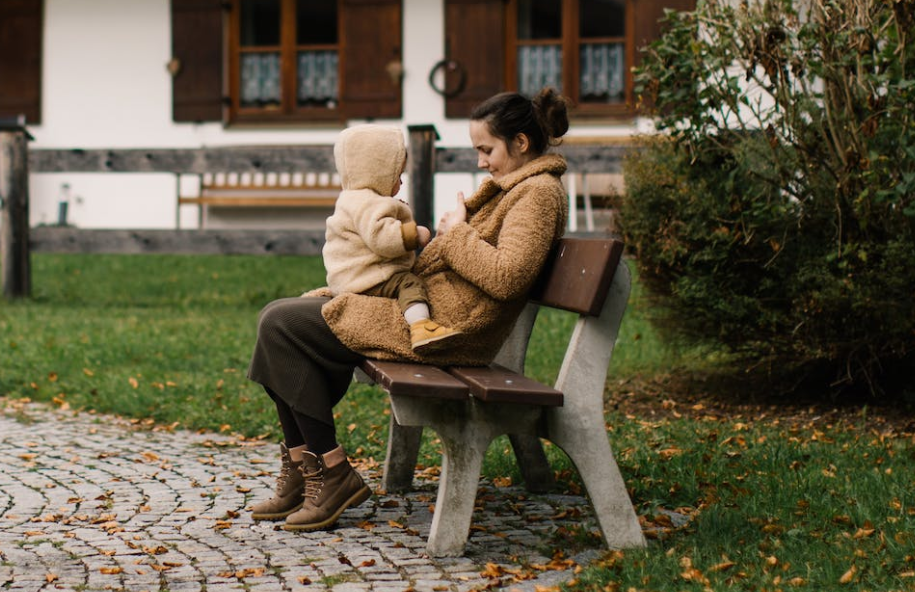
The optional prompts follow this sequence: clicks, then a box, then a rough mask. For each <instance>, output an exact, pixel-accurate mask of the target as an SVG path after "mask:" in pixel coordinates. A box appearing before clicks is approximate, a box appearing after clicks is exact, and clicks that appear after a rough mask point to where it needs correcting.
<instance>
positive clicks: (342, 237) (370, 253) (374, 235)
mask: <svg viewBox="0 0 915 592" xmlns="http://www.w3.org/2000/svg"><path fill="white" fill-rule="evenodd" d="M406 158H407V155H406V147H405V145H404V139H403V133H402V132H401V131H400V130H399V129H398V128H395V127H387V126H381V125H374V124H365V125H358V126H355V127H351V128H349V129H346V130H344V131H343V132H342V133H341V134H340V137H339V138H338V139H337V142H336V144H334V160H335V161H336V165H337V173H338V174H339V175H340V184H341V186H342V187H343V190H342V191H341V192H340V195H339V196H338V197H337V201H336V204H335V205H334V213H333V214H332V215H331V216H330V217H329V218H328V219H327V226H326V230H325V241H324V248H323V250H322V255H323V257H324V267H325V269H326V270H327V286H328V288H330V290H331V292H332V293H333V294H334V295H337V294H342V293H344V292H364V291H365V290H368V289H369V288H371V287H372V286H376V285H378V284H380V283H382V282H384V281H386V280H388V279H389V278H390V277H391V276H392V275H394V274H395V273H397V272H402V271H409V270H410V268H412V267H413V264H414V263H415V259H416V255H415V250H416V248H417V246H418V240H419V239H418V235H417V231H416V222H415V221H414V220H413V212H412V211H411V210H410V207H409V206H408V205H407V204H406V203H404V202H402V201H400V200H399V199H397V198H395V197H392V196H391V194H392V189H393V187H394V185H395V183H396V182H397V179H398V178H399V177H400V175H401V174H402V172H403V168H404V162H405V161H406Z"/></svg>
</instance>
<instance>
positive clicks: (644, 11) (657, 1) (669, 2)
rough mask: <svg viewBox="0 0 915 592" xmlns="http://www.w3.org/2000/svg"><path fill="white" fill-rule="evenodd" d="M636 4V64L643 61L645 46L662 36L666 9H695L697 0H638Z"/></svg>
mask: <svg viewBox="0 0 915 592" xmlns="http://www.w3.org/2000/svg"><path fill="white" fill-rule="evenodd" d="M634 6H635V15H634V16H635V35H634V37H635V65H636V66H638V65H640V64H641V63H642V53H643V51H642V50H643V48H645V47H646V46H648V45H649V44H650V43H651V42H652V41H654V40H655V39H657V38H658V37H660V36H661V33H662V26H663V25H662V23H661V22H660V20H661V19H662V18H663V17H664V9H666V8H671V9H673V10H687V11H688V10H695V9H696V0H636V2H635V3H634Z"/></svg>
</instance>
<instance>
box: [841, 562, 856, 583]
mask: <svg viewBox="0 0 915 592" xmlns="http://www.w3.org/2000/svg"><path fill="white" fill-rule="evenodd" d="M856 573H858V568H857V567H855V566H854V565H852V566H851V567H850V568H849V569H848V571H847V572H845V573H844V574H842V577H841V578H839V583H840V584H848V583H849V582H851V581H852V580H853V579H854V578H855V574H856Z"/></svg>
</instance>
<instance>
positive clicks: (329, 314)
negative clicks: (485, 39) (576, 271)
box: [248, 89, 569, 530]
mask: <svg viewBox="0 0 915 592" xmlns="http://www.w3.org/2000/svg"><path fill="white" fill-rule="evenodd" d="M470 119H471V121H470V137H471V140H472V141H473V147H474V149H475V150H476V152H477V165H478V166H479V168H481V169H483V170H486V171H488V172H489V174H490V176H489V177H488V178H487V179H486V180H485V181H484V182H483V184H482V185H481V186H480V188H479V189H478V190H477V191H476V192H475V193H474V194H473V195H472V196H470V198H468V199H466V200H465V199H464V196H463V194H460V193H459V194H458V199H457V207H456V208H455V209H454V210H452V211H450V212H448V213H446V214H445V215H444V216H443V217H442V218H441V220H440V222H439V226H438V230H437V234H436V236H435V238H434V239H433V240H432V242H430V243H429V245H428V246H427V247H426V248H425V250H424V251H423V253H422V255H421V256H420V257H419V258H418V259H417V261H416V263H415V265H414V267H413V271H414V272H415V273H416V274H417V275H418V276H419V277H420V278H422V280H423V281H424V282H425V283H426V287H427V291H428V296H429V302H430V307H431V309H432V311H433V314H434V315H435V317H436V319H437V320H438V322H440V323H442V324H445V325H447V326H449V327H454V328H455V329H456V330H459V331H460V332H461V333H460V335H457V336H455V337H453V338H451V339H449V340H448V347H447V348H446V349H443V350H440V351H435V352H430V353H423V352H414V351H413V349H412V348H411V342H410V334H409V331H408V329H407V327H406V325H405V324H404V323H403V317H402V315H401V312H400V309H399V308H398V306H397V302H396V300H394V299H390V298H376V297H371V296H365V295H361V294H349V293H347V294H341V295H339V296H336V297H334V298H333V299H330V298H328V297H327V296H328V293H327V291H326V290H325V289H322V290H316V291H314V292H311V293H309V294H306V295H305V296H303V297H301V298H286V299H282V300H277V301H274V302H271V303H270V304H268V305H267V306H266V307H265V308H264V310H263V311H261V315H260V318H259V321H258V334H257V344H256V345H255V349H254V355H253V357H252V360H251V366H250V368H249V371H248V377H249V378H250V379H251V380H254V381H255V382H258V383H260V384H261V385H263V386H264V388H265V390H266V391H267V393H268V394H269V395H270V397H271V398H272V399H273V401H274V403H275V404H276V408H277V414H278V416H279V420H280V424H281V426H282V428H283V436H284V442H283V444H281V446H280V451H281V462H282V466H281V471H280V475H279V477H278V479H277V487H276V491H275V494H274V496H273V497H272V498H271V499H269V500H267V501H264V502H262V503H259V504H257V505H255V506H254V507H253V508H252V510H253V518H254V519H255V520H282V519H285V520H286V522H285V525H284V528H285V529H286V530H320V529H325V528H328V527H330V526H331V525H332V524H333V523H334V522H336V520H337V518H338V517H339V516H340V514H341V513H342V512H343V511H344V510H345V509H346V508H348V507H351V506H356V505H358V504H361V503H362V502H364V501H365V500H366V499H368V498H369V496H370V495H371V491H370V490H369V488H368V487H367V486H366V485H365V483H364V482H363V480H362V478H361V477H360V476H359V475H358V474H357V473H356V471H355V470H353V468H352V467H351V466H350V464H349V462H348V461H347V458H346V453H345V452H344V451H343V449H342V447H340V446H339V445H338V444H337V441H336V432H335V430H334V420H333V407H334V405H336V404H337V402H339V401H340V399H341V398H342V397H343V395H344V394H345V393H346V390H347V387H348V386H349V384H350V381H351V379H352V374H353V370H354V368H355V367H356V365H358V364H359V362H360V361H361V360H362V359H364V358H365V357H371V358H376V359H389V360H408V361H415V362H425V363H430V364H437V365H441V364H451V365H456V364H459V365H485V364H488V363H489V362H491V361H492V359H493V358H494V357H495V355H496V354H497V353H498V351H499V348H500V347H501V345H502V343H503V342H504V340H505V339H506V338H507V337H508V334H509V333H510V332H511V329H512V326H513V325H514V322H515V319H516V318H517V317H518V315H519V314H520V313H521V310H522V309H523V308H524V306H525V303H526V302H527V293H528V290H529V289H530V288H531V286H532V284H533V282H534V280H535V279H536V277H537V275H538V274H539V272H540V269H541V268H542V266H543V264H544V262H545V260H546V258H547V255H548V254H549V252H550V249H551V248H552V247H553V246H554V245H555V244H556V242H557V241H558V240H559V238H560V237H561V236H562V232H563V229H564V228H565V221H566V213H565V190H564V189H563V186H562V183H561V180H560V177H561V176H562V174H563V173H564V172H565V170H566V163H565V160H564V159H563V158H562V157H561V156H558V155H555V154H547V150H548V149H549V147H550V146H551V145H554V144H556V143H558V140H559V138H561V137H562V136H563V135H564V134H565V133H566V131H568V128H569V120H568V103H567V100H566V99H565V98H564V97H562V96H561V95H559V94H557V93H556V92H555V91H553V90H552V89H544V90H543V91H541V92H540V94H539V95H538V96H537V97H535V98H534V99H533V100H531V99H528V98H526V97H524V96H522V95H519V94H517V93H502V94H499V95H496V96H494V97H492V98H490V99H488V100H487V101H485V102H483V103H481V104H480V105H478V106H477V107H476V108H475V109H474V110H473V112H472V113H471V116H470Z"/></svg>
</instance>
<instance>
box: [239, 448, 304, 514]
mask: <svg viewBox="0 0 915 592" xmlns="http://www.w3.org/2000/svg"><path fill="white" fill-rule="evenodd" d="M280 458H281V460H282V466H281V467H280V474H279V476H278V477H277V478H276V490H275V491H274V494H273V497H272V498H270V499H268V500H266V501H263V502H261V503H259V504H255V505H254V506H252V507H251V517H252V518H254V519H255V520H282V519H283V518H285V517H286V516H289V515H290V514H292V513H293V512H295V511H296V510H298V509H299V508H301V507H302V494H303V493H304V492H305V479H303V478H302V471H301V467H302V461H299V462H293V460H292V457H291V456H290V455H289V449H288V448H286V444H280Z"/></svg>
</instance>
